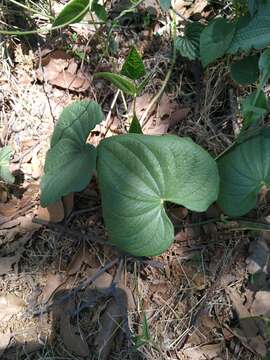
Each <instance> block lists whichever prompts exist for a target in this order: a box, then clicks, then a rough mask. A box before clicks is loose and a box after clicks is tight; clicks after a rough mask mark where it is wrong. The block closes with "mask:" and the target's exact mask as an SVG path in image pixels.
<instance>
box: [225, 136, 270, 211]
mask: <svg viewBox="0 0 270 360" xmlns="http://www.w3.org/2000/svg"><path fill="white" fill-rule="evenodd" d="M269 164H270V129H263V130H262V131H261V132H260V134H259V135H257V136H254V137H252V138H249V139H248V140H246V141H244V142H242V143H241V144H239V145H237V146H235V147H234V148H232V150H231V151H229V152H227V153H225V154H224V155H223V156H222V157H221V158H220V159H219V160H218V167H219V175H220V193H219V197H218V203H219V205H220V207H221V208H222V209H223V211H224V213H225V214H227V215H229V216H242V215H245V214H247V213H248V212H249V211H250V210H251V209H252V208H254V207H255V206H256V201H257V195H258V193H259V192H260V190H261V188H262V186H263V185H266V186H267V187H269V186H270V166H269Z"/></svg>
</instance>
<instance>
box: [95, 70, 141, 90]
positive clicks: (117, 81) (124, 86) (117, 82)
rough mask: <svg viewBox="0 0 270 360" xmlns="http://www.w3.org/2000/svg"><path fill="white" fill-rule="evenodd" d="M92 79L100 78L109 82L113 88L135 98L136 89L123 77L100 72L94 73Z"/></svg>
mask: <svg viewBox="0 0 270 360" xmlns="http://www.w3.org/2000/svg"><path fill="white" fill-rule="evenodd" d="M94 77H101V78H103V79H106V80H109V81H111V82H112V83H113V85H114V86H116V87H117V88H118V89H120V90H122V91H123V92H124V93H126V94H128V95H132V96H135V95H136V94H137V87H136V85H135V84H134V82H133V81H132V80H131V79H129V78H128V77H126V76H124V75H120V74H114V73H111V72H100V73H96V74H95V75H94Z"/></svg>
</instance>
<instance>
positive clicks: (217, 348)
mask: <svg viewBox="0 0 270 360" xmlns="http://www.w3.org/2000/svg"><path fill="white" fill-rule="evenodd" d="M221 353H222V343H220V342H219V343H217V344H208V345H202V346H196V347H191V346H190V345H189V344H187V345H186V346H185V348H184V349H183V350H182V351H181V352H180V354H181V356H182V357H184V356H186V357H187V360H206V359H207V360H218V356H219V355H221ZM178 354H179V353H178ZM180 354H179V355H180ZM219 359H221V358H219Z"/></svg>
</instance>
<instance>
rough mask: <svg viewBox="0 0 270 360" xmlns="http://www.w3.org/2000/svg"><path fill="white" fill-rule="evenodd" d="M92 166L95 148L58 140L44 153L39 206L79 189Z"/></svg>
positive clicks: (85, 182)
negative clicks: (44, 161) (44, 163)
mask: <svg viewBox="0 0 270 360" xmlns="http://www.w3.org/2000/svg"><path fill="white" fill-rule="evenodd" d="M95 165H96V149H95V148H94V147H93V146H92V145H89V144H79V143H78V142H76V141H74V140H72V139H68V138H65V139H62V140H61V141H59V142H58V143H57V144H56V145H55V146H54V147H53V148H51V149H50V150H49V151H48V152H47V155H46V165H45V175H44V176H43V177H42V179H41V198H40V201H41V205H42V206H43V207H46V206H48V205H49V204H51V203H54V202H56V201H58V200H60V199H61V198H62V197H63V196H65V195H68V194H70V193H72V192H77V191H81V190H83V189H84V188H85V187H86V186H87V185H88V183H89V182H90V180H91V177H92V174H93V171H94V169H95Z"/></svg>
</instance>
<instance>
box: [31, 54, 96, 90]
mask: <svg viewBox="0 0 270 360" xmlns="http://www.w3.org/2000/svg"><path fill="white" fill-rule="evenodd" d="M41 65H42V69H38V70H37V72H36V73H37V78H38V79H39V80H40V81H44V80H45V81H48V82H49V83H50V84H51V85H55V86H58V87H60V88H63V89H69V90H72V91H76V92H84V91H86V90H87V89H88V88H89V86H90V82H89V80H88V79H87V77H86V75H85V74H84V73H82V72H81V71H80V70H78V71H77V67H78V66H77V64H76V62H75V60H74V58H73V57H72V56H71V55H69V54H67V53H66V52H65V51H63V50H55V51H52V52H50V53H48V54H46V55H45V56H44V57H43V58H42V61H41Z"/></svg>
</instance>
